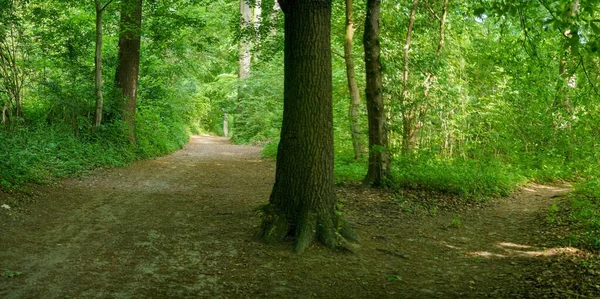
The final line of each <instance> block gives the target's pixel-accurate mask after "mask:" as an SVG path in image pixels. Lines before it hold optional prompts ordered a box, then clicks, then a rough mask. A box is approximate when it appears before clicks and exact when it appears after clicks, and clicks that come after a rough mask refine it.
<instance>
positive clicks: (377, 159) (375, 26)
mask: <svg viewBox="0 0 600 299" xmlns="http://www.w3.org/2000/svg"><path fill="white" fill-rule="evenodd" d="M380 11H381V0H367V16H366V18H365V32H364V36H363V46H364V48H365V73H366V81H367V82H366V83H367V86H366V88H365V93H366V96H367V113H368V119H369V168H368V171H367V175H366V176H365V179H364V180H363V184H365V185H369V186H374V187H380V186H384V185H385V184H386V181H387V180H388V179H389V177H390V153H389V151H388V136H387V129H386V117H385V108H384V105H383V97H382V81H383V79H382V72H381V70H382V67H381V59H380V56H381V47H380V44H379V16H380Z"/></svg>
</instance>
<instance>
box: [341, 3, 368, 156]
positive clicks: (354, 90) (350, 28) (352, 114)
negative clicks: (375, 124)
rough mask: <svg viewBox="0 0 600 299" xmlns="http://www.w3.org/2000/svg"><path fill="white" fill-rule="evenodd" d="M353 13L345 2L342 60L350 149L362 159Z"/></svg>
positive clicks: (350, 5)
mask: <svg viewBox="0 0 600 299" xmlns="http://www.w3.org/2000/svg"><path fill="white" fill-rule="evenodd" d="M354 30H355V28H354V12H353V8H352V0H346V38H345V40H344V60H345V61H346V77H347V79H348V91H349V92H350V107H349V109H348V116H349V118H350V132H351V134H352V148H353V149H354V159H357V160H358V159H360V158H362V156H363V154H364V152H365V147H364V146H363V144H362V142H361V140H360V139H361V138H360V124H359V122H358V108H359V106H360V92H359V90H358V84H357V83H356V72H355V70H354V58H353V57H352V43H353V40H354Z"/></svg>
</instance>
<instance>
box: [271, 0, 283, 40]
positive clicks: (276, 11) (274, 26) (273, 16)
mask: <svg viewBox="0 0 600 299" xmlns="http://www.w3.org/2000/svg"><path fill="white" fill-rule="evenodd" d="M280 11H281V7H279V3H278V2H277V1H275V4H273V12H271V16H270V17H269V18H270V20H269V21H270V25H271V28H270V31H269V37H274V36H275V35H277V19H278V16H279V12H280Z"/></svg>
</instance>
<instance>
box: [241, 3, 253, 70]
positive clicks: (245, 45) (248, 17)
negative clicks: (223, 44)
mask: <svg viewBox="0 0 600 299" xmlns="http://www.w3.org/2000/svg"><path fill="white" fill-rule="evenodd" d="M251 26H252V9H251V8H250V6H249V5H248V4H247V3H246V0H240V29H241V31H242V32H245V31H247V30H248V28H252V27H251ZM238 53H239V56H238V78H239V79H246V78H248V76H250V63H251V61H252V54H251V52H250V42H249V40H248V38H247V37H245V36H244V35H242V37H241V38H240V41H239V44H238Z"/></svg>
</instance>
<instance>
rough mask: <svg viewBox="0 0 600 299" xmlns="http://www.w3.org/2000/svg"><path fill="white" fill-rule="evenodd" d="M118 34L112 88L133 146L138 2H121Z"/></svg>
mask: <svg viewBox="0 0 600 299" xmlns="http://www.w3.org/2000/svg"><path fill="white" fill-rule="evenodd" d="M120 28H121V29H120V30H121V34H120V36H119V56H118V63H117V71H116V74H115V86H116V88H117V89H118V90H120V95H119V96H120V101H119V102H120V103H121V111H122V114H123V120H124V122H125V125H126V126H127V135H128V138H129V142H130V143H133V144H135V143H136V137H135V110H136V107H137V86H138V80H139V71H140V44H141V30H142V0H124V1H123V3H122V7H121V21H120Z"/></svg>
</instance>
